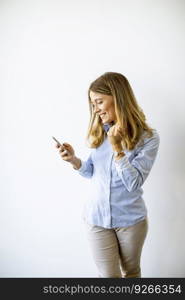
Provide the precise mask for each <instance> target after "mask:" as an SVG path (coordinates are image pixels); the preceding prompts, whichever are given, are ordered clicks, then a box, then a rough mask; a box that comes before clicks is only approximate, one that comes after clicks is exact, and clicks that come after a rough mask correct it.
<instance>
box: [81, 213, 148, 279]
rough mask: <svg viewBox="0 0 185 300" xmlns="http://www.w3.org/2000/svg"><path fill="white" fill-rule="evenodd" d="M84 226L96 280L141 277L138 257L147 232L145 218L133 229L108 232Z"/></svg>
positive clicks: (123, 228) (105, 229)
mask: <svg viewBox="0 0 185 300" xmlns="http://www.w3.org/2000/svg"><path fill="white" fill-rule="evenodd" d="M85 224H86V228H87V237H88V241H89V243H90V248H91V250H92V255H93V258H94V261H95V264H96V266H97V269H98V273H99V274H98V277H103V278H122V277H141V269H140V257H141V251H142V247H143V244H144V240H145V237H146V234H147V231H148V220H147V218H146V219H144V220H142V221H140V222H139V223H137V224H135V225H133V226H129V227H116V228H112V229H107V228H103V227H99V226H95V225H90V224H87V223H85Z"/></svg>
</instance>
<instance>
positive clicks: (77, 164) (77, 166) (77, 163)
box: [70, 156, 81, 170]
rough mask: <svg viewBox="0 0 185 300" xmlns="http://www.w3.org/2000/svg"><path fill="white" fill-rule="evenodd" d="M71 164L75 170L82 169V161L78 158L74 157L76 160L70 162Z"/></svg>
mask: <svg viewBox="0 0 185 300" xmlns="http://www.w3.org/2000/svg"><path fill="white" fill-rule="evenodd" d="M70 163H71V164H72V166H73V168H74V169H75V170H78V169H80V167H81V160H80V159H79V158H77V157H76V156H74V158H73V159H72V160H71V161H70Z"/></svg>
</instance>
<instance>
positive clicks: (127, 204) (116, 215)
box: [78, 124, 160, 228]
mask: <svg viewBox="0 0 185 300" xmlns="http://www.w3.org/2000/svg"><path fill="white" fill-rule="evenodd" d="M104 129H105V131H108V129H109V126H107V125H106V124H105V125H104ZM144 134H145V133H144ZM159 142H160V138H159V134H158V133H157V131H156V129H153V136H152V137H150V138H148V137H144V143H141V140H140V141H139V142H138V143H137V145H136V147H135V148H134V149H133V150H125V151H124V153H125V156H123V157H122V158H120V159H119V160H116V159H115V158H114V151H113V149H112V146H111V144H110V142H109V140H108V138H107V136H106V137H105V139H104V141H103V143H102V144H101V145H100V146H99V147H97V148H93V149H92V150H91V153H90V155H89V157H88V159H87V160H86V161H83V160H82V161H81V167H80V168H79V169H78V172H79V174H80V175H82V176H84V177H86V178H90V179H91V180H92V184H93V189H92V191H91V193H90V195H89V199H88V200H87V201H86V203H85V207H84V210H83V214H82V216H83V219H84V221H86V222H87V223H89V224H93V225H97V226H101V227H104V228H116V227H128V226H132V225H134V224H136V223H138V222H140V221H141V220H143V219H145V218H146V216H147V208H146V206H145V203H144V199H143V197H142V195H143V189H142V186H143V184H144V182H145V180H146V178H147V177H148V175H149V173H150V171H151V168H152V166H153V163H154V161H155V159H156V155H157V152H158V148H159Z"/></svg>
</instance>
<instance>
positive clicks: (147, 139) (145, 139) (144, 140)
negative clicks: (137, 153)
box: [136, 128, 160, 148]
mask: <svg viewBox="0 0 185 300" xmlns="http://www.w3.org/2000/svg"><path fill="white" fill-rule="evenodd" d="M159 142H160V135H159V132H158V130H157V129H156V128H152V133H151V135H150V134H149V133H148V131H146V130H144V132H143V134H142V135H141V138H140V140H139V142H138V143H137V145H136V148H138V147H142V146H145V145H149V144H150V145H153V144H159Z"/></svg>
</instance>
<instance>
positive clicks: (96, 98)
mask: <svg viewBox="0 0 185 300" xmlns="http://www.w3.org/2000/svg"><path fill="white" fill-rule="evenodd" d="M102 99H103V98H101V97H100V98H96V99H94V101H97V100H102ZM90 101H91V103H93V102H92V100H90Z"/></svg>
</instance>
